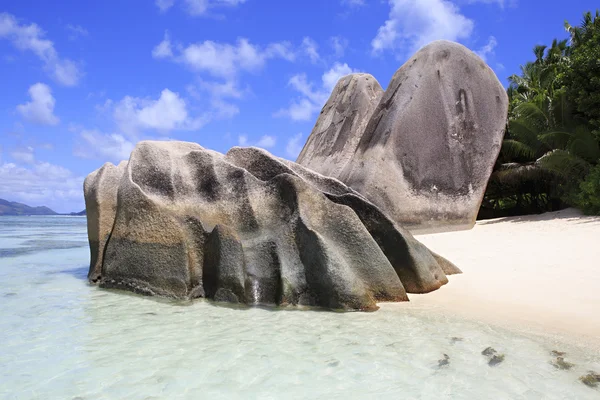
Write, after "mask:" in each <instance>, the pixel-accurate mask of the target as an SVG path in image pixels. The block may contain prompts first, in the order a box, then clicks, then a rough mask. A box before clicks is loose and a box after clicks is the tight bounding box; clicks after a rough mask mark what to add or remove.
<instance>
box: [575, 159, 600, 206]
mask: <svg viewBox="0 0 600 400" xmlns="http://www.w3.org/2000/svg"><path fill="white" fill-rule="evenodd" d="M599 161H600V160H599ZM576 201H577V206H578V207H579V208H580V209H581V210H582V211H583V212H584V213H586V214H589V215H600V163H599V164H598V165H596V166H595V167H594V168H593V169H592V170H591V171H590V173H589V174H588V175H587V177H586V178H585V179H584V181H583V182H581V184H580V192H579V193H578V196H577V200H576Z"/></svg>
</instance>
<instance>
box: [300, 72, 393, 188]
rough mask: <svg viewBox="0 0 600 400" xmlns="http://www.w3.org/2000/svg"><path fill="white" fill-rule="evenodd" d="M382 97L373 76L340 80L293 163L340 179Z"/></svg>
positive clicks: (348, 76) (352, 76)
mask: <svg viewBox="0 0 600 400" xmlns="http://www.w3.org/2000/svg"><path fill="white" fill-rule="evenodd" d="M382 96H383V89H382V88H381V85H379V82H377V80H376V79H375V78H374V77H373V76H372V75H369V74H351V75H347V76H345V77H343V78H341V79H340V80H339V81H338V83H337V85H336V86H335V88H334V89H333V92H332V93H331V96H330V97H329V100H328V101H327V103H326V104H325V106H324V107H323V109H322V110H321V114H320V115H319V118H318V119H317V123H316V124H315V127H314V128H313V130H312V132H311V134H310V136H309V138H308V140H307V142H306V144H305V145H304V148H303V149H302V151H301V152H300V155H299V156H298V159H297V160H296V162H297V163H298V164H301V165H303V166H305V167H307V168H310V169H314V170H315V171H318V172H319V173H321V174H323V175H326V176H334V177H337V176H339V175H340V173H341V172H342V170H343V169H344V167H345V166H346V164H347V163H348V162H350V161H351V159H352V157H353V156H354V154H355V153H356V149H357V147H358V144H359V142H360V140H361V137H362V135H363V132H364V131H365V128H366V127H367V123H368V122H369V119H370V118H371V115H372V114H373V111H374V110H375V107H377V105H378V104H379V101H380V100H381V97H382Z"/></svg>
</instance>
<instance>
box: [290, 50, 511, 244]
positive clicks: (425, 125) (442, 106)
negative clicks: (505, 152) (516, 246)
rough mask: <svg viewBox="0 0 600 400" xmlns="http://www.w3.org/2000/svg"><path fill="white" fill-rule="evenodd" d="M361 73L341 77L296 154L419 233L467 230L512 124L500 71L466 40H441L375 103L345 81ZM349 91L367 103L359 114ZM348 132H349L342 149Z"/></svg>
mask: <svg viewBox="0 0 600 400" xmlns="http://www.w3.org/2000/svg"><path fill="white" fill-rule="evenodd" d="M361 79H362V78H361V77H360V76H357V75H354V76H348V77H345V78H343V79H342V80H340V82H339V83H338V86H336V88H335V89H334V91H333V94H332V96H331V98H330V99H329V101H328V103H327V105H326V106H325V108H324V110H323V112H322V113H321V115H320V117H319V119H318V120H317V123H316V125H315V128H314V129H313V132H312V133H311V136H310V137H309V139H308V142H307V144H306V146H305V148H304V150H303V151H302V153H301V155H300V157H299V158H298V162H299V163H300V164H302V165H306V166H308V167H310V168H311V169H313V170H315V171H317V172H320V173H323V174H326V175H330V176H332V177H335V178H338V179H340V180H341V181H342V182H344V183H346V184H347V185H348V186H350V187H352V188H353V189H355V190H356V191H358V192H359V193H361V194H362V195H364V196H365V197H366V198H368V199H369V200H370V201H372V202H373V203H374V204H375V205H377V206H378V207H379V208H380V209H381V210H382V211H384V212H385V213H386V215H388V216H389V217H390V218H391V219H392V220H394V221H395V222H397V223H400V224H403V225H404V226H405V227H406V228H408V229H409V230H411V231H413V232H431V231H443V230H454V229H468V228H471V227H472V226H473V225H474V224H475V219H476V217H477V212H478V210H479V206H480V204H481V200H482V198H483V194H484V192H485V188H486V185H487V182H488V179H489V177H490V174H491V172H492V168H493V165H494V163H495V161H496V158H497V156H498V153H499V151H500V145H501V142H502V138H503V135H504V129H505V124H506V115H507V110H508V98H507V95H506V91H505V90H504V88H503V86H502V85H501V84H500V82H499V81H498V78H497V77H496V75H495V74H494V72H493V71H492V70H491V69H490V68H489V67H488V66H487V65H486V64H485V62H484V61H483V60H482V59H481V58H479V57H478V56H477V55H476V54H475V53H473V52H472V51H470V50H469V49H467V48H466V47H464V46H462V45H460V44H457V43H452V42H448V41H436V42H433V43H431V44H429V45H427V46H425V47H424V48H422V49H421V50H420V51H419V52H417V53H416V54H415V55H414V56H413V57H411V58H410V60H409V61H408V62H407V63H406V64H404V65H403V66H402V67H401V68H400V69H399V70H398V71H397V72H396V73H395V74H394V76H393V78H392V81H391V82H390V84H389V86H388V87H387V89H386V91H385V93H384V94H383V96H382V97H381V100H380V101H379V104H378V105H377V107H376V108H375V109H374V110H373V111H371V106H372V103H369V99H372V100H373V101H375V100H374V99H375V98H376V97H377V96H378V95H377V96H373V97H369V96H367V95H366V94H365V90H364V89H361V86H360V85H354V86H352V85H349V84H348V82H361ZM372 86H375V85H374V84H372ZM363 87H364V85H363ZM348 98H350V99H352V98H355V99H360V101H359V102H358V103H360V104H366V105H365V106H364V111H363V113H362V114H360V113H359V114H357V113H356V112H355V109H354V105H355V102H352V101H348V100H347V99H348ZM332 110H334V111H332ZM332 114H333V115H336V116H339V119H337V120H335V119H334V117H332ZM366 118H369V121H368V123H367V124H366V126H365V124H364V123H363V122H364V120H365V119H366ZM332 120H334V121H338V124H337V125H336V124H335V123H332V122H331V121H332ZM357 120H358V121H359V123H356V121H357ZM347 121H353V122H352V123H350V122H347ZM363 126H364V129H363ZM326 127H333V128H329V129H325V128H326ZM338 132H343V135H341V134H339V133H338ZM342 136H343V137H347V138H351V139H349V140H350V142H349V143H348V145H347V146H346V147H344V148H343V149H342V150H340V148H341V146H340V145H338V144H337V143H338V141H339V138H340V137H342ZM358 137H360V141H359V143H358V145H355V144H354V143H355V142H354V141H355V140H356V138H358ZM351 149H355V150H354V153H353V154H349V152H350V150H351ZM328 156H330V158H328ZM334 164H335V165H334Z"/></svg>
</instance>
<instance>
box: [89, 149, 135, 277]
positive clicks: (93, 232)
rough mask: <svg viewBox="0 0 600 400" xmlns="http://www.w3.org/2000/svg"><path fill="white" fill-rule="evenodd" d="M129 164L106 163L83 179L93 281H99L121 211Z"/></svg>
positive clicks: (90, 273) (123, 162)
mask: <svg viewBox="0 0 600 400" xmlns="http://www.w3.org/2000/svg"><path fill="white" fill-rule="evenodd" d="M126 166H127V162H126V161H122V162H121V163H119V165H118V166H114V165H113V164H111V163H106V164H104V165H103V166H102V167H101V168H100V169H98V170H96V171H94V172H92V173H91V174H89V175H88V176H87V177H86V178H85V181H84V182H83V194H84V197H85V209H86V213H87V230H88V241H89V243H90V253H91V254H90V271H89V273H88V279H89V280H90V281H91V282H95V281H96V280H97V279H98V277H99V276H100V271H101V269H102V263H103V259H104V249H105V247H106V243H107V242H108V238H109V237H110V233H111V231H112V228H113V224H114V222H115V215H116V213H117V189H118V187H119V183H120V181H121V178H122V177H123V173H124V172H125V168H126Z"/></svg>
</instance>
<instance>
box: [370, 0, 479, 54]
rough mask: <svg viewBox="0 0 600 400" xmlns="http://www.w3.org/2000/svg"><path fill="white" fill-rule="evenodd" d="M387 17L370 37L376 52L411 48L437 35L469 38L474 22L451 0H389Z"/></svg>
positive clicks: (453, 39) (433, 38) (373, 50)
mask: <svg viewBox="0 0 600 400" xmlns="http://www.w3.org/2000/svg"><path fill="white" fill-rule="evenodd" d="M389 3H390V6H391V10H390V14H389V17H388V20H387V21H385V23H384V24H383V25H382V26H381V27H379V30H378V32H377V35H376V36H375V38H374V39H373V40H372V41H371V48H372V52H373V54H380V53H381V52H383V51H384V50H399V51H402V52H404V51H406V49H408V50H409V51H411V52H414V51H416V50H418V49H419V48H421V47H423V46H424V45H426V44H428V43H429V42H432V41H434V40H438V39H446V40H452V41H459V40H461V39H466V38H468V37H469V36H470V35H471V33H472V31H473V26H474V23H473V21H472V20H470V19H469V18H467V17H465V16H464V15H462V14H461V13H460V10H459V8H458V7H457V6H456V5H455V4H453V3H452V2H450V1H448V0H389Z"/></svg>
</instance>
